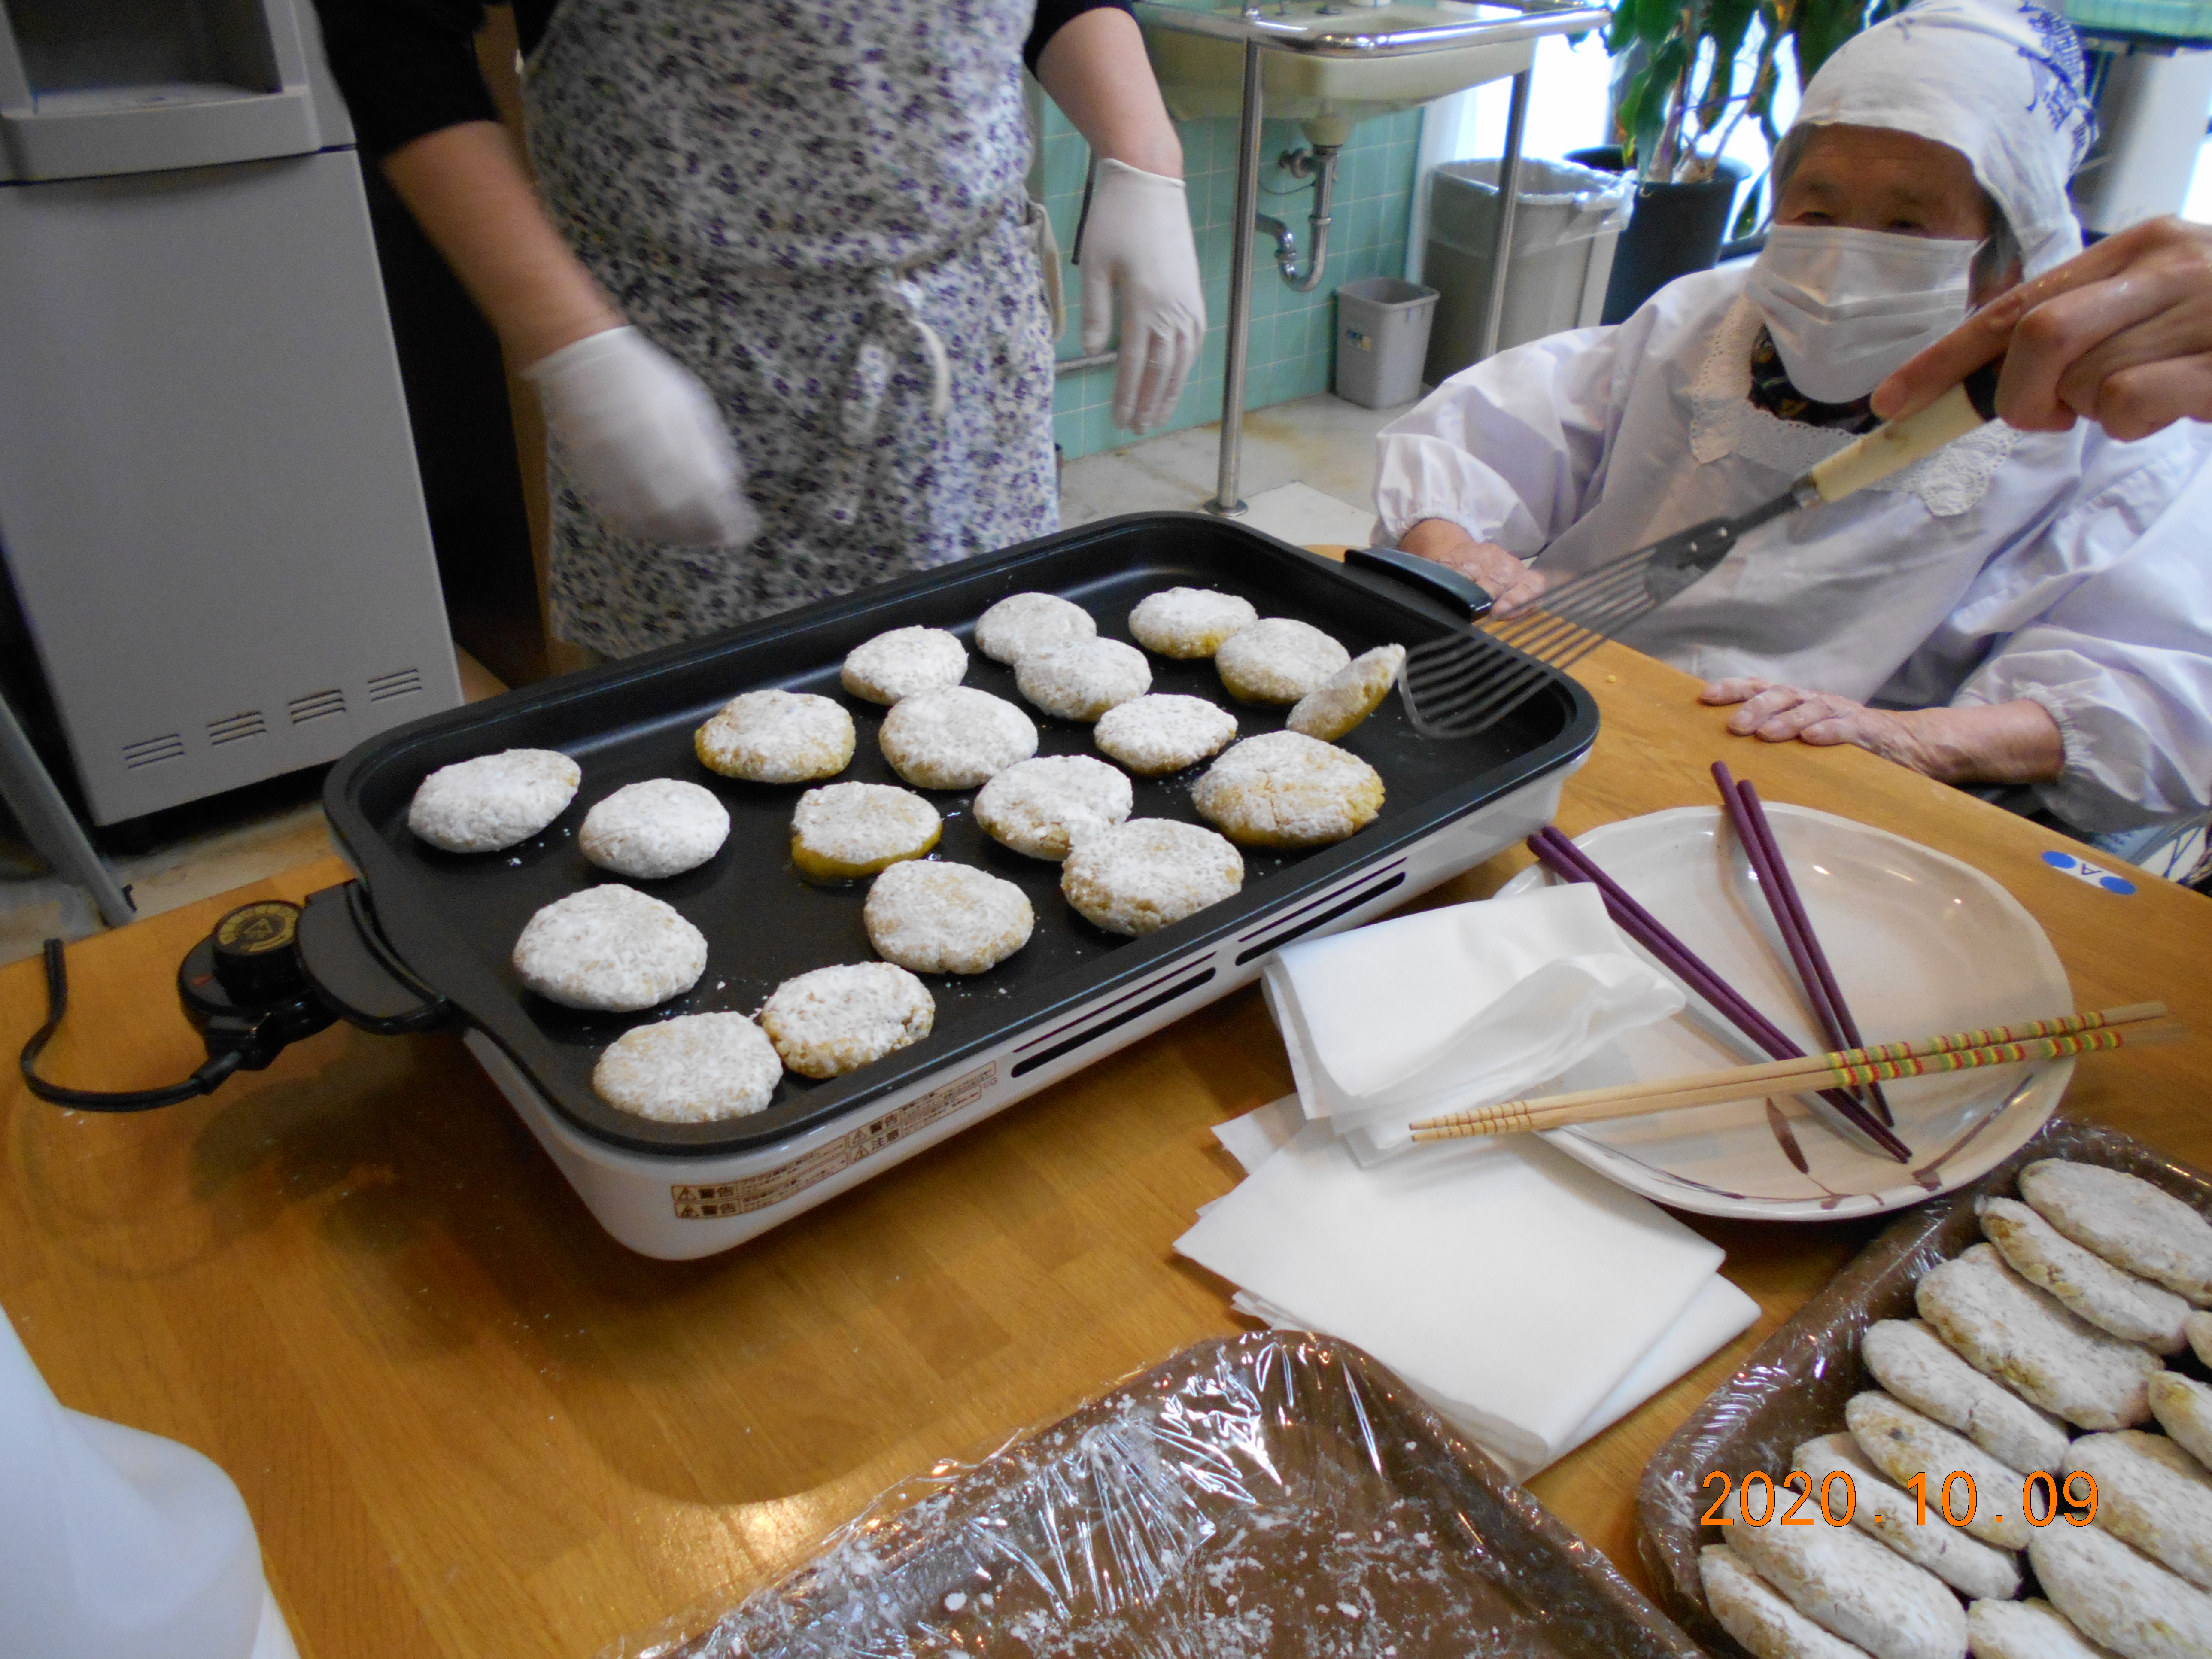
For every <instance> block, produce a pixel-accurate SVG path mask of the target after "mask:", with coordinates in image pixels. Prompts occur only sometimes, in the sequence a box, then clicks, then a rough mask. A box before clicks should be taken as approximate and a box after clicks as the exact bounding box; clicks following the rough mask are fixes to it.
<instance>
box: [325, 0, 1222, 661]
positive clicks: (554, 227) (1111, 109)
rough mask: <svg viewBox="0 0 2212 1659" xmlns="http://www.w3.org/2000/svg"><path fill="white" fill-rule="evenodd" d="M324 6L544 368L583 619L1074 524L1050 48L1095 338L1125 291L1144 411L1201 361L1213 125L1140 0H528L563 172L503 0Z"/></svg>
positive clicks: (710, 620)
mask: <svg viewBox="0 0 2212 1659" xmlns="http://www.w3.org/2000/svg"><path fill="white" fill-rule="evenodd" d="M318 6H319V12H320V15H321V18H322V22H323V27H324V33H325V41H326V43H327V45H328V47H329V52H330V58H331V68H332V70H333V72H334V74H335V75H336V76H337V80H338V82H339V85H340V87H341V88H343V91H344V92H345V94H346V97H347V100H348V103H349V107H350V108H351V110H352V112H353V116H354V119H355V123H356V127H357V128H358V129H359V130H360V136H361V139H362V146H363V148H364V149H365V150H367V151H368V153H369V154H370V155H374V156H376V157H379V158H380V160H381V161H382V164H383V167H384V169H385V172H386V175H387V176H388V177H389V178H390V179H391V180H392V184H393V185H394V186H395V188H396V189H397V190H398V193H399V195H400V197H402V199H403V200H404V201H405V203H406V204H407V205H408V207H409V208H410V210H412V211H413V212H414V214H415V216H416V218H417V219H418V220H419V221H420V222H422V226H423V228H424V229H425V231H426V232H427V233H428V235H429V236H430V239H431V240H432V241H433V242H434V243H435V245H436V246H438V248H439V249H440V251H441V252H442V253H443V254H444V255H445V256H446V258H447V260H448V262H449V263H450V264H452V265H453V268H454V270H455V271H456V273H457V274H458V275H459V277H460V278H461V280H462V282H463V283H465V285H466V286H467V287H468V288H469V289H470V291H471V294H472V295H473V296H474V297H475V298H476V300H477V303H478V304H479V306H480V307H482V308H483V311H484V313H485V314H486V315H487V316H488V317H489V319H490V320H491V322H492V324H493V325H494V327H495V329H497V331H499V334H500V337H501V343H502V344H503V345H504V346H505V348H506V349H507V356H508V360H509V362H512V363H513V364H515V365H516V366H517V367H518V368H520V372H521V374H523V375H524V377H525V378H526V379H528V380H530V381H531V382H532V385H533V386H535V387H536V388H537V390H538V396H539V398H540V402H541V404H542V405H543V407H544V413H545V417H546V424H547V428H548V431H549V435H550V440H551V442H550V475H551V476H550V483H551V495H552V511H553V526H552V548H551V599H552V611H553V621H554V628H555V631H556V633H557V634H558V635H561V637H562V638H564V639H567V640H569V641H573V642H574V643H577V644H580V645H582V646H586V647H590V648H591V649H592V650H594V651H597V652H599V653H603V654H605V655H608V656H625V655H629V654H631V653H636V652H640V651H644V650H649V649H651V648H653V647H657V646H662V645H667V644H671V643H673V642H675V641H679V640H684V639H687V638H690V637H692V636H694V635H699V634H702V633H707V632H709V631H712V630H714V629H720V628H726V627H730V626H732V625H734V624H736V623H744V622H747V621H750V620H752V619H754V618H757V617H764V616H768V615H770V614H772V613H774V612H776V611H782V610H786V609H787V608H789V607H791V606H793V605H801V604H805V603H806V602H807V601H809V600H811V599H821V598H824V597H827V596H829V595H832V594H840V593H847V592H852V591H854V590H855V589H857V588H860V587H863V586H868V585H870V584H872V583H874V582H879V581H884V580H891V579H894V578H896V577H899V576H903V575H908V574H912V573H914V572H915V571H916V570H923V569H928V568H933V567H935V566H938V565H941V564H945V563H947V562H951V561H954V560H957V559H962V558H965V557H968V556H970V555H972V554H975V553H981V552H986V551H988V550H992V549H994V548H999V547H1003V546H1006V545H1007V544H1011V543H1014V542H1018V541H1022V540H1024V539H1026V538H1030V537H1032V536H1037V535H1042V534H1044V533H1046V532H1049V531H1051V530H1052V529H1054V527H1055V526H1056V525H1057V522H1058V502H1057V489H1056V483H1055V478H1054V464H1053V450H1052V437H1051V410H1052V386H1053V368H1052V357H1053V336H1054V323H1053V321H1052V319H1051V316H1050V312H1051V309H1052V307H1050V306H1049V305H1048V301H1047V299H1046V291H1045V280H1046V274H1047V273H1046V272H1045V271H1044V270H1043V269H1042V266H1041V261H1040V251H1041V245H1042V246H1044V247H1048V246H1049V232H1048V231H1042V232H1041V227H1040V224H1039V221H1040V220H1041V219H1042V211H1041V210H1038V209H1036V208H1035V207H1034V206H1033V204H1030V201H1029V199H1028V197H1027V194H1026V191H1025V190H1024V179H1025V177H1026V174H1027V173H1028V170H1029V163H1030V135H1029V128H1028V121H1027V117H1026V112H1025V110H1024V101H1023V96H1022V89H1021V82H1020V72H1021V69H1022V65H1023V64H1024V61H1025V60H1026V61H1027V62H1028V63H1029V64H1030V66H1031V67H1032V68H1033V69H1035V70H1036V73H1037V76H1038V78H1039V79H1040V80H1041V81H1042V82H1043V84H1044V86H1045V88H1046V90H1047V91H1048V93H1049V94H1051V95H1052V96H1053V98H1054V100H1055V101H1056V102H1057V103H1058V104H1059V105H1060V107H1061V108H1062V110H1064V111H1065V112H1066V114H1067V116H1068V118H1069V119H1070V120H1071V121H1072V122H1073V124H1074V125H1075V126H1076V127H1077V128H1078V130H1079V131H1081V132H1082V133H1083V134H1084V136H1085V138H1086V139H1088V140H1089V142H1090V143H1091V149H1092V152H1093V155H1094V158H1095V168H1096V171H1095V173H1094V178H1093V183H1092V190H1091V199H1090V202H1089V205H1088V209H1087V212H1086V216H1085V226H1084V230H1083V233H1082V235H1081V238H1080V242H1079V250H1078V255H1077V257H1078V261H1079V265H1080V268H1081V270H1082V273H1083V277H1084V289H1085V307H1084V315H1085V331H1084V335H1085V348H1086V349H1099V348H1100V347H1103V345H1104V344H1105V343H1106V339H1107V337H1108V334H1109V329H1110V328H1111V327H1112V325H1113V324H1114V323H1115V321H1118V323H1119V325H1120V329H1119V331H1120V358H1121V361H1120V366H1119V371H1118V380H1117V385H1116V389H1115V418H1116V420H1117V422H1119V423H1121V425H1123V426H1126V427H1130V428H1135V429H1139V430H1142V429H1145V428H1149V427H1152V426H1157V425H1158V424H1160V423H1161V422H1164V420H1165V419H1166V417H1167V416H1168V414H1169V412H1170V411H1171V410H1173V408H1174V406H1175V403H1176V398H1177V396H1178V395H1179V393H1180V392H1181V391H1182V385H1183V382H1184V380H1185V379H1186V378H1187V377H1188V374H1189V371H1190V368H1191V367H1192V366H1193V364H1194V362H1196V361H1197V357H1198V354H1199V350H1200V347H1201V345H1202V344H1203V342H1204V338H1205V330H1206V319H1205V302H1204V300H1203V297H1202V295H1201V292H1200V279H1199V271H1198V260H1197V256H1196V252H1195V250H1194V246H1193V242H1192V237H1191V229H1190V218H1189V212H1188V204H1187V201H1186V198H1185V196H1184V191H1183V186H1182V177H1181V174H1182V152H1181V149H1180V146H1179V145H1178V143H1177V142H1176V136H1175V130H1174V127H1173V125H1171V124H1170V121H1169V119H1168V117H1167V112H1166V110H1165V108H1164V106H1163V105H1162V103H1161V101H1160V96H1159V91H1158V86H1157V84H1156V83H1155V82H1154V81H1153V79H1152V70H1151V67H1150V65H1149V64H1148V63H1147V62H1146V58H1145V54H1144V46H1143V42H1142V39H1141V37H1140V36H1139V33H1138V32H1137V27H1136V25H1135V22H1134V21H1133V19H1132V17H1131V16H1130V15H1129V13H1128V11H1127V5H1126V0H518V3H517V4H516V7H515V11H516V23H517V28H518V33H519V34H520V39H521V41H522V45H523V47H524V51H525V54H526V57H525V68H524V80H523V85H524V97H525V101H526V109H527V113H528V129H529V136H530V151H531V161H532V163H533V164H534V166H535V169H536V173H537V181H538V183H537V189H536V190H533V188H532V181H531V178H530V175H529V173H527V172H526V171H525V169H524V167H523V166H522V164H521V161H520V158H519V157H518V156H517V155H515V154H514V152H513V147H512V146H511V145H510V144H509V143H508V142H507V137H506V135H505V133H504V131H502V130H501V128H500V127H499V126H498V125H497V122H496V118H495V111H494V110H493V108H492V106H491V105H490V102H489V95H488V94H487V93H486V92H485V90H484V88H483V82H482V80H481V78H480V76H478V74H477V68H476V63H475V60H474V58H473V56H472V49H471V39H472V37H473V35H474V33H475V32H476V30H477V27H479V25H480V24H481V22H482V20H483V6H482V4H481V3H480V0H318ZM539 191H542V192H543V195H542V205H541V197H540V195H539V194H538V192H539ZM1055 275H1056V273H1055Z"/></svg>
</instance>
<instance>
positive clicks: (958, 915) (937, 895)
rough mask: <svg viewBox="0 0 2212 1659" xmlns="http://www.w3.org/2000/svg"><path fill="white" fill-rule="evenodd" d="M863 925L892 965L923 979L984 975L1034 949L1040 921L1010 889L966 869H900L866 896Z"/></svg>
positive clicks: (912, 865)
mask: <svg viewBox="0 0 2212 1659" xmlns="http://www.w3.org/2000/svg"><path fill="white" fill-rule="evenodd" d="M860 916H861V921H862V922H863V923H864V924H865V925H866V927H867V930H868V943H869V944H871V945H874V946H875V947H876V954H877V955H878V956H880V957H883V958H884V961H886V962H894V963H897V964H898V965H899V966H900V967H902V968H905V969H911V970H912V971H913V972H915V973H917V974H980V973H982V972H984V971H986V970H987V969H992V968H995V967H997V966H998V965H999V964H1000V963H1002V962H1004V961H1005V960H1006V958H1007V957H1010V956H1012V955H1013V953H1014V952H1015V951H1018V950H1020V949H1021V948H1022V946H1024V945H1027V944H1028V943H1029V942H1030V929H1031V928H1033V927H1036V913H1035V912H1034V911H1032V910H1031V909H1030V901H1029V896H1028V895H1027V894H1025V893H1024V892H1023V891H1022V890H1021V889H1020V888H1018V887H1017V886H1015V885H1014V884H1013V883H1012V882H1011V881H1006V880H1004V879H1002V878H1000V877H998V876H994V875H992V874H990V873H989V872H987V871H982V870H978V869H975V868H974V867H973V866H969V865H965V864H939V863H935V862H933V861H931V860H921V859H917V860H911V861H909V862H908V863H904V864H894V865H893V866H891V867H890V869H888V870H886V871H884V872H883V874H881V875H880V876H878V877H877V878H876V880H875V884H874V885H873V886H872V887H870V888H869V889H868V902H867V903H866V905H865V906H864V907H862V909H861V913H860Z"/></svg>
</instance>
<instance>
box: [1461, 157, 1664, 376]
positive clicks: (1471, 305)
mask: <svg viewBox="0 0 2212 1659" xmlns="http://www.w3.org/2000/svg"><path fill="white" fill-rule="evenodd" d="M1498 165H1499V164H1498V162H1497V161H1451V162H1447V163H1446V164H1445V165H1444V166H1443V167H1438V168H1437V170H1436V171H1435V172H1434V173H1431V175H1430V180H1431V182H1430V185H1429V236H1428V244H1427V246H1426V247H1425V248H1424V250H1423V252H1422V258H1421V275H1422V276H1424V277H1425V278H1426V279H1427V281H1428V282H1429V283H1431V285H1432V286H1433V287H1435V288H1436V289H1437V291H1438V292H1439V293H1440V294H1441V295H1442V296H1443V297H1442V298H1441V299H1440V300H1439V301H1437V320H1436V325H1435V327H1434V328H1433V329H1432V330H1431V331H1430V334H1429V352H1428V357H1427V360H1426V363H1425V373H1426V375H1427V378H1428V380H1429V383H1430V384H1431V386H1434V385H1436V384H1437V383H1438V382H1440V381H1442V380H1444V379H1446V378H1447V377H1448V376H1450V375H1453V374H1457V373H1459V371H1460V370H1461V369H1462V368H1466V367H1467V366H1468V364H1470V363H1472V362H1474V361H1475V358H1476V356H1477V355H1478V353H1479V352H1480V349H1481V344H1482V323H1483V318H1484V317H1485V315H1486V313H1487V312H1488V309H1489V306H1490V275H1491V273H1490V259H1491V250H1492V247H1493V246H1495V245H1496V241H1497V236H1498ZM1628 190H1629V183H1628V181H1627V180H1626V179H1623V178H1620V176H1618V175H1617V174H1613V173H1598V172H1595V171H1594V170H1593V169H1591V168H1589V167H1577V166H1576V165H1575V164H1574V163H1573V162H1571V161H1542V160H1540V159H1538V158H1536V157H1534V156H1529V157H1528V158H1526V159H1524V160H1523V161H1522V163H1521V193H1520V200H1519V203H1518V204H1517V205H1516V207H1515V209H1514V211H1513V251H1512V253H1511V254H1510V275H1509V276H1507V278H1506V283H1505V313H1504V317H1503V319H1501V320H1500V322H1499V324H1498V349H1499V350H1500V351H1503V350H1504V349H1506V348H1507V347H1508V346H1516V345H1523V344H1526V343H1528V341H1530V340H1541V339H1542V338H1543V337H1545V336H1546V335H1547V334H1557V333H1559V332H1560V331H1562V330H1564V329H1570V328H1588V327H1589V326H1590V325H1592V324H1594V323H1595V322H1596V321H1597V320H1598V318H1599V315H1600V313H1601V312H1602V311H1603V310H1604V308H1605V289H1606V282H1607V278H1608V277H1610V276H1612V274H1613V247H1614V246H1615V244H1617V243H1618V242H1619V241H1620V233H1621V229H1622V228H1623V227H1624V226H1626V224H1627V223H1628Z"/></svg>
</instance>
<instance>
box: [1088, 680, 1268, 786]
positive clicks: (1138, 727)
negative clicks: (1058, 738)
mask: <svg viewBox="0 0 2212 1659" xmlns="http://www.w3.org/2000/svg"><path fill="white" fill-rule="evenodd" d="M1236 740H1237V716H1236V715H1234V714H1231V713H1230V712H1229V711H1228V710H1227V709H1226V708H1222V707H1221V705H1220V704H1218V703H1212V702H1207V701H1206V699H1205V698H1204V697H1185V696H1175V695H1172V694H1162V693H1158V692H1155V693H1153V694H1152V695H1151V696H1143V697H1138V698H1135V699H1133V701H1131V702H1125V703H1119V704H1116V705H1115V707H1114V708H1109V709H1108V710H1107V711H1106V712H1105V713H1104V714H1101V715H1100V716H1099V717H1098V724H1097V726H1093V727H1092V728H1091V741H1092V742H1093V743H1095V744H1097V745H1098V747H1099V749H1100V750H1101V751H1102V752H1103V753H1105V754H1109V755H1111V756H1112V757H1114V758H1115V760H1117V761H1119V762H1121V764H1122V765H1124V766H1126V767H1127V768H1128V769H1130V770H1131V771H1132V772H1134V773H1135V774H1136V775H1138V776H1139V777H1143V778H1157V777H1164V776H1165V775H1167V774H1168V773H1170V772H1180V771H1182V769H1183V768H1185V767H1186V766H1195V765H1197V764H1198V763H1199V762H1200V761H1202V760H1209V759H1211V758H1212V757H1214V756H1216V755H1218V754H1219V753H1220V752H1221V751H1222V750H1224V749H1226V748H1227V747H1228V746H1229V745H1230V744H1231V743H1234V742H1235V741H1236Z"/></svg>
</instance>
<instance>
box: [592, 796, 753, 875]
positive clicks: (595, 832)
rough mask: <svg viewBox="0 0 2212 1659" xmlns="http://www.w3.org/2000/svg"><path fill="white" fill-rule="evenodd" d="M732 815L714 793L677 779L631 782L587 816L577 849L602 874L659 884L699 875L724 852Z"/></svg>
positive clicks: (600, 803) (595, 807)
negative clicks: (694, 873) (692, 872)
mask: <svg viewBox="0 0 2212 1659" xmlns="http://www.w3.org/2000/svg"><path fill="white" fill-rule="evenodd" d="M729 834H730V811H729V808H727V807H726V806H724V805H722V803H721V802H720V801H719V800H716V799H714V792H713V791H712V790H709V789H702V788H701V787H699V786H698V785H697V784H696V783H684V782H680V781H678V780H677V779H675V778H647V779H646V780H645V781H643V782H641V783H626V784H624V785H623V787H621V788H619V789H617V790H616V791H615V792H614V793H612V794H611V795H609V796H607V797H606V798H605V799H604V800H601V801H599V802H598V803H597V804H596V805H593V806H592V810H591V811H588V812H586V813H585V814H584V827H583V828H582V829H579V830H578V831H577V832H576V845H577V846H578V847H579V848H582V849H583V854H584V856H585V857H586V858H587V859H589V860H591V861H592V863H594V864H596V865H598V866H599V868H600V869H602V870H611V871H613V872H615V874H617V875H618V876H628V877H629V878H631V879H632V880H634V881H660V880H665V878H668V877H670V876H680V875H682V874H683V873H684V872H685V871H686V870H696V869H697V868H698V867H699V866H701V865H702V864H704V863H705V862H706V861H707V860H708V859H711V858H712V857H714V854H717V853H719V852H720V851H721V850H722V843H723V842H725V841H726V840H727V839H728V838H729Z"/></svg>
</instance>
